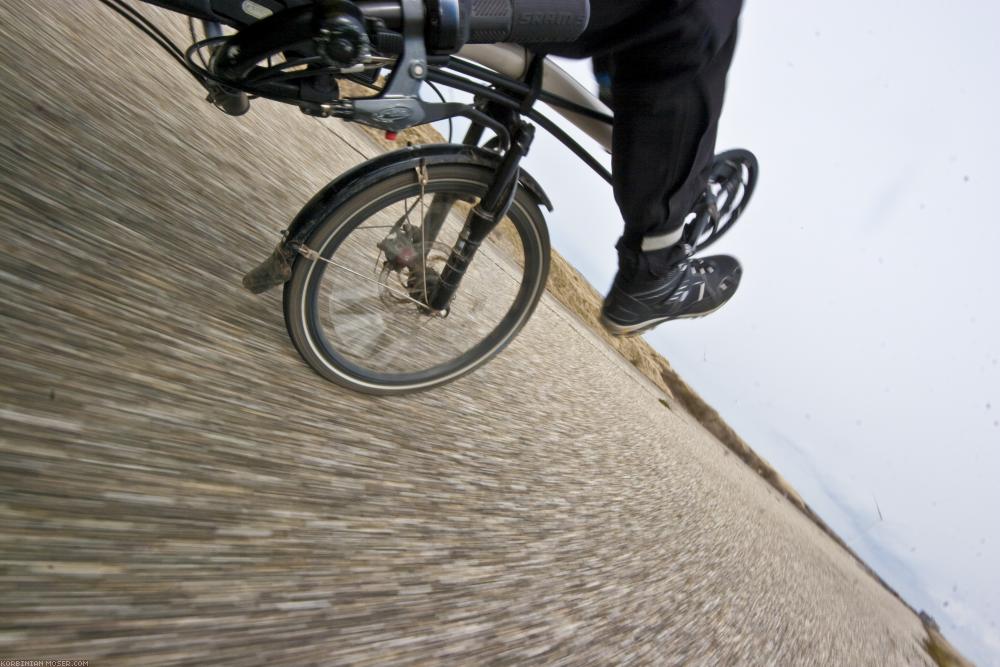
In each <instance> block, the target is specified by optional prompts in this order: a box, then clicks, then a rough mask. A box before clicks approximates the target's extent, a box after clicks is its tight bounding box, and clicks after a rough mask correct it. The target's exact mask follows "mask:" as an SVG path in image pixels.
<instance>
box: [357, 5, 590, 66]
mask: <svg viewBox="0 0 1000 667" xmlns="http://www.w3.org/2000/svg"><path fill="white" fill-rule="evenodd" d="M357 6H358V8H359V9H360V10H361V11H362V13H363V14H365V16H369V17H372V18H379V19H382V20H383V21H385V22H386V25H387V26H388V27H389V28H392V29H398V28H399V26H400V24H401V22H402V9H401V7H400V3H399V2H398V0H396V1H394V0H361V1H360V2H357ZM425 7H426V13H427V25H426V36H427V46H428V49H429V50H431V51H434V52H437V53H454V52H457V51H458V50H459V49H460V48H461V47H462V46H463V45H465V44H496V43H498V42H513V43H515V44H540V43H544V42H549V43H558V42H572V41H574V40H575V39H576V38H577V37H579V36H580V35H581V34H582V33H583V31H584V30H585V29H586V27H587V23H588V22H589V20H590V0H425Z"/></svg>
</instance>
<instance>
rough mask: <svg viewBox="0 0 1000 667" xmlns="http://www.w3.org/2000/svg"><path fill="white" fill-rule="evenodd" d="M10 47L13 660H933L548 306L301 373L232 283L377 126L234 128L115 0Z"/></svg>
mask: <svg viewBox="0 0 1000 667" xmlns="http://www.w3.org/2000/svg"><path fill="white" fill-rule="evenodd" d="M15 9H16V10H17V11H16V13H15V11H14V10H15ZM158 16H161V17H162V16H163V15H159V14H158ZM0 35H2V39H0V57H2V59H0V67H2V71H3V87H2V89H0V110H2V115H0V119H2V120H0V122H2V133H0V134H2V136H0V172H2V179H3V186H2V190H0V216H2V234H0V246H2V248H0V283H2V289H3V301H2V310H0V313H2V314H0V334H2V339H0V341H2V345H3V353H2V362H0V398H2V405H0V435H2V441H0V449H2V455H0V540H2V548H0V559H2V562H0V566H2V571H0V657H12V656H15V655H16V656H21V657H36V658H37V657H50V658H51V657H78V658H89V659H91V661H92V662H91V664H130V665H138V664H141V665H153V664H195V663H200V664H212V665H216V664H246V665H259V664H289V665H307V664H355V665H383V664H411V663H424V664H442V663H450V664H462V665H475V664H486V663H488V664H514V665H528V664H593V665H609V664H621V663H629V664H654V663H655V664H765V663H766V664H778V665H786V664H806V663H811V664H820V665H831V664H839V665H860V664H905V665H915V664H920V663H921V662H922V661H924V657H923V654H922V653H921V651H920V649H919V647H918V644H917V642H918V639H919V638H920V637H921V636H922V634H921V629H920V626H919V624H918V622H917V620H916V618H914V617H913V615H912V614H911V613H910V612H909V611H907V610H906V609H905V608H904V607H903V606H902V605H900V604H899V603H898V602H897V601H896V600H895V599H893V598H892V597H891V596H890V595H889V594H888V593H886V592H885V591H883V590H882V589H881V588H880V587H879V586H878V585H877V584H876V583H875V582H874V581H872V580H871V579H870V578H869V577H867V576H865V575H864V574H863V573H862V571H861V569H860V568H859V567H858V566H857V565H856V564H855V563H854V562H853V561H852V560H851V559H850V558H849V557H848V556H847V555H846V554H845V553H843V552H842V551H841V550H840V549H838V548H837V547H836V546H835V545H834V544H833V543H832V542H831V541H830V540H829V539H827V538H826V537H825V536H824V535H822V534H821V533H820V532H819V531H818V530H817V529H816V528H815V527H814V526H813V525H812V524H810V523H809V522H807V521H806V520H805V519H804V518H803V517H802V516H801V515H799V514H798V513H797V512H796V511H795V510H794V509H793V508H792V507H791V506H790V505H788V504H787V503H786V502H785V501H784V500H782V499H780V498H779V497H778V496H777V494H776V493H775V492H774V491H773V490H772V489H771V488H770V487H768V486H767V485H765V484H764V483H763V482H761V481H760V480H759V479H757V478H756V477H755V476H754V475H752V474H751V473H750V472H749V471H748V470H747V469H746V468H745V467H744V466H743V465H742V464H740V463H739V462H738V461H737V460H736V459H735V457H733V456H729V455H727V452H726V451H725V450H724V449H723V448H722V447H721V446H720V445H719V444H718V443H716V442H715V441H713V440H712V439H711V438H710V437H709V436H708V435H706V434H705V432H704V431H702V430H701V429H700V428H698V427H696V426H694V425H692V424H690V423H688V421H686V420H685V419H684V418H682V417H680V416H678V415H676V414H674V413H673V412H672V411H670V410H668V409H666V408H664V407H663V405H662V404H661V403H660V402H659V400H658V399H659V398H660V395H659V394H658V393H657V392H656V391H655V390H654V389H653V388H652V387H651V386H650V385H649V384H648V383H646V382H645V381H644V380H643V379H642V378H641V377H639V376H638V375H637V374H635V373H633V372H631V371H630V370H629V369H628V367H627V366H625V365H624V364H623V363H622V362H621V361H619V360H618V359H617V358H616V357H615V356H614V355H613V354H611V353H610V352H609V351H608V350H607V349H606V348H604V347H603V346H602V345H601V344H600V343H598V342H597V341H596V340H595V339H594V338H592V337H591V336H590V335H588V334H587V333H586V332H585V331H584V330H583V329H582V328H581V327H579V326H578V325H577V324H576V323H575V321H574V320H573V319H572V318H571V317H570V316H569V315H567V314H566V313H565V312H563V311H562V310H561V309H560V307H559V306H558V305H557V304H555V303H554V302H552V301H551V300H546V302H544V303H543V305H542V307H541V308H540V309H539V312H538V313H537V315H536V316H535V318H534V320H533V321H532V322H531V324H530V325H529V326H528V327H527V329H526V330H525V332H524V333H523V334H522V335H521V336H520V338H519V339H518V340H517V341H516V342H515V343H514V345H513V346H512V347H511V348H510V349H509V350H508V351H507V352H505V353H504V354H503V355H502V356H501V357H500V358H498V359H497V360H495V361H494V362H492V363H491V364H490V365H489V366H488V367H486V368H485V369H483V370H481V371H480V372H478V373H476V374H474V375H473V376H471V377H469V378H466V379H464V380H463V381H460V382H457V383H455V384H453V385H451V386H449V387H448V388H446V389H443V390H440V391H437V392H434V393H430V394H423V395H418V396H415V397H412V398H403V399H392V400H384V399H372V398H368V397H363V396H359V395H355V394H351V393H348V392H345V391H342V390H340V389H338V388H337V387H335V386H332V385H330V384H326V383H324V382H322V381H321V380H319V379H318V378H317V377H316V376H315V375H314V374H313V373H312V372H311V371H310V370H309V369H308V368H307V367H305V366H304V364H302V363H301V362H300V360H299V359H298V357H297V356H296V355H295V353H294V351H293V350H292V347H291V345H290V343H289V342H288V341H287V339H286V335H285V331H284V326H283V324H282V320H281V314H280V304H279V295H278V294H277V293H272V294H268V295H266V296H263V297H254V296H251V295H249V294H247V293H245V292H244V291H242V289H241V288H240V287H239V279H240V276H241V275H242V272H243V271H244V270H245V269H246V268H248V267H249V266H251V265H253V264H254V263H255V262H256V261H257V260H258V259H260V258H261V257H263V256H264V255H265V254H266V252H267V251H268V249H269V248H270V247H271V246H272V244H273V242H274V238H275V237H274V236H273V234H274V232H275V231H277V230H279V229H281V228H282V227H283V226H284V224H285V222H286V221H287V220H288V219H289V218H290V216H292V215H293V214H294V212H295V211H296V209H297V208H298V207H299V206H301V205H302V204H303V203H304V202H305V201H306V200H307V198H308V197H309V195H310V193H311V192H313V191H314V190H316V189H318V188H319V187H320V185H321V184H322V183H323V182H324V181H326V180H328V179H330V178H332V177H333V176H335V175H336V174H337V173H338V172H340V171H341V170H343V169H344V168H345V167H347V166H348V165H351V164H354V163H356V162H357V161H358V160H359V159H361V157H362V155H372V154H374V153H375V152H376V150H377V148H376V147H375V145H374V144H372V143H371V142H370V140H369V139H367V138H366V137H365V135H364V134H362V133H361V132H358V131H356V130H353V129H351V128H350V127H348V126H345V125H343V124H341V123H336V122H327V123H320V122H319V121H316V120H314V119H309V118H305V117H303V116H301V115H300V114H299V113H298V112H297V111H296V110H294V109H289V108H282V107H279V106H277V105H273V104H258V105H256V106H255V108H254V109H253V110H252V111H251V114H250V115H248V116H246V117H244V118H242V119H229V118H226V117H224V116H222V115H220V114H218V113H217V112H215V111H213V110H212V109H211V108H209V107H208V106H207V105H206V104H204V103H203V102H202V100H201V97H202V95H201V94H200V93H199V91H198V90H196V89H195V87H194V86H193V85H192V84H191V83H190V82H189V81H188V80H187V79H186V78H185V76H186V75H185V74H183V73H182V72H180V71H179V70H178V68H177V67H176V66H175V65H174V64H173V63H171V62H170V61H168V60H167V59H166V58H165V57H163V56H162V55H161V54H160V53H159V52H158V51H157V50H156V49H155V47H153V46H152V45H150V44H147V43H146V42H145V41H143V40H142V39H141V38H140V37H139V36H137V35H136V33H135V32H133V31H132V30H131V29H130V28H127V27H125V25H124V24H123V23H122V22H121V20H120V19H118V18H117V17H115V16H113V15H112V14H110V13H109V12H107V11H106V10H105V9H104V8H102V7H101V6H100V5H98V4H97V3H93V2H88V3H85V2H72V3H69V2H61V1H57V0H46V1H43V2H38V3H24V2H14V1H13V0H3V2H0ZM322 125H325V127H323V126H322ZM609 196H610V193H609Z"/></svg>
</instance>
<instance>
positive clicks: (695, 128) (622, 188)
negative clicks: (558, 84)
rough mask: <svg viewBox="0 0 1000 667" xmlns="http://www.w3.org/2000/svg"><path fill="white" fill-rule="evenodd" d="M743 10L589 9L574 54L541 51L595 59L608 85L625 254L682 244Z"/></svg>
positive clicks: (643, 4)
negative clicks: (680, 236)
mask: <svg viewBox="0 0 1000 667" xmlns="http://www.w3.org/2000/svg"><path fill="white" fill-rule="evenodd" d="M741 5H742V0H591V19H590V24H589V26H588V27H587V30H586V32H584V34H583V36H582V37H581V38H580V39H579V40H578V41H577V42H574V43H573V44H557V45H548V46H546V47H545V49H544V50H545V51H546V52H549V53H554V54H556V55H563V56H569V57H577V58H581V57H588V56H591V57H593V58H594V64H595V70H596V71H597V74H598V77H599V78H603V77H604V76H610V81H611V105H612V107H613V109H614V113H615V124H614V139H613V148H612V174H613V176H614V188H615V199H616V200H617V202H618V206H619V208H620V209H621V212H622V216H623V218H624V219H625V233H624V235H623V237H622V245H624V246H625V247H626V248H628V249H630V250H633V251H638V250H656V249H659V248H663V247H666V246H669V245H671V244H673V243H676V241H677V240H678V239H679V234H680V228H681V226H682V225H683V223H684V218H685V217H686V216H687V214H688V213H689V212H690V210H691V208H692V206H693V205H694V204H695V202H696V200H697V198H698V197H699V196H700V195H701V193H702V191H703V190H704V188H705V171H706V169H707V167H708V165H709V163H710V162H711V159H712V156H713V155H714V153H715V136H716V131H717V129H718V121H719V115H720V114H721V112H722V98H723V92H724V89H725V84H726V73H727V71H728V70H729V64H730V62H731V61H732V57H733V49H734V46H735V43H736V22H737V19H738V17H739V13H740V8H741Z"/></svg>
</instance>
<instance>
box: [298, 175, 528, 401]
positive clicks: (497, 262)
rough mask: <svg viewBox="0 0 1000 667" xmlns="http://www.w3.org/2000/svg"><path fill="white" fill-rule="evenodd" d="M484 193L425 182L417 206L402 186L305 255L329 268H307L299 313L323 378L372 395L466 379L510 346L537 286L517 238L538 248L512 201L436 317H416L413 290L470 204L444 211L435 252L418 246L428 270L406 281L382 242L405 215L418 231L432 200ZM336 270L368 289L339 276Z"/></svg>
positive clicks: (448, 182)
mask: <svg viewBox="0 0 1000 667" xmlns="http://www.w3.org/2000/svg"><path fill="white" fill-rule="evenodd" d="M484 187H485V186H484V185H483V184H482V183H481V182H478V181H472V180H466V179H456V178H449V179H443V180H432V181H431V182H429V183H428V184H427V186H426V189H425V198H424V204H423V207H421V205H420V204H419V196H420V192H419V185H418V184H417V183H416V182H415V179H409V182H406V183H401V184H400V185H399V186H398V187H394V188H392V189H390V190H389V191H388V192H386V193H384V194H382V195H379V196H378V197H377V198H376V199H375V200H374V201H372V202H371V203H370V204H368V205H367V206H365V207H363V208H360V209H359V210H357V211H355V212H353V213H351V214H349V215H348V216H347V217H346V218H345V220H344V221H343V222H342V223H340V224H339V225H338V226H337V228H336V230H335V231H334V232H333V233H332V234H329V235H328V237H327V239H326V240H325V241H324V242H323V243H322V245H321V246H320V247H316V248H313V249H314V250H316V251H317V252H319V254H320V256H321V257H323V258H324V259H325V260H328V261H330V262H336V264H330V263H328V262H326V261H315V262H312V264H311V266H310V267H309V271H308V275H307V277H306V280H305V290H304V292H305V293H304V298H303V299H302V306H301V310H300V316H301V317H302V323H303V325H304V329H305V331H306V334H307V336H306V337H307V339H308V344H309V345H310V347H311V348H312V349H313V351H314V352H315V354H316V355H317V356H318V357H319V359H320V360H321V362H322V363H323V364H324V366H325V367H326V369H327V370H328V371H330V372H333V373H334V374H336V375H337V376H339V377H342V378H344V379H347V380H349V381H351V382H352V383H355V384H358V383H360V384H362V385H364V384H366V383H368V384H370V386H371V388H373V389H374V388H385V387H387V386H399V387H402V386H406V387H407V388H419V386H420V385H421V384H431V383H433V384H437V383H439V382H441V381H444V380H446V379H448V378H450V377H452V376H457V375H459V374H461V373H463V372H466V371H467V370H468V369H469V368H470V367H474V366H475V365H477V363H479V362H481V361H482V360H484V359H485V358H489V357H490V356H492V354H493V353H495V351H497V350H498V349H500V348H502V347H503V346H504V345H505V344H506V343H507V342H509V340H510V338H511V337H512V335H513V333H515V332H516V331H517V329H518V328H519V327H520V325H522V324H523V322H524V320H526V319H527V316H528V314H530V308H531V305H532V302H533V295H534V294H535V293H536V292H537V291H538V289H539V285H538V281H539V280H540V279H541V276H540V274H541V267H540V266H539V262H540V260H539V257H538V253H537V252H530V251H529V252H526V251H525V250H524V245H525V242H526V241H525V235H528V240H527V243H529V244H531V243H532V242H534V243H535V247H539V245H538V244H539V240H538V239H532V238H530V233H534V234H536V235H537V230H535V229H534V227H533V226H531V225H525V224H521V225H515V224H514V222H513V218H515V217H518V216H520V217H521V219H522V220H523V219H525V217H526V216H527V213H526V211H525V210H524V209H523V205H522V204H521V203H519V202H517V201H515V203H514V205H513V206H512V208H511V212H510V214H509V215H508V216H507V218H505V220H504V221H503V222H502V223H501V225H499V226H498V229H497V230H494V232H493V233H492V234H491V235H490V237H489V238H488V239H487V241H486V242H484V244H483V246H482V247H481V248H480V251H479V253H477V256H476V259H475V260H474V261H473V263H472V266H471V267H470V269H469V272H468V273H467V274H466V277H465V279H464V280H463V283H462V286H461V287H460V289H459V292H458V294H457V296H456V299H455V301H453V303H452V304H451V308H450V312H449V313H448V316H447V317H444V318H442V317H437V316H433V315H429V314H427V312H426V309H424V310H423V312H421V308H420V307H419V306H418V304H416V303H413V302H412V300H411V299H414V298H415V299H416V300H418V301H420V300H422V299H421V294H420V292H421V291H422V283H423V282H424V280H433V276H434V274H435V273H436V272H439V270H440V266H441V265H442V262H443V256H444V255H446V252H447V250H450V247H451V244H452V243H453V241H454V240H455V239H456V238H457V236H458V233H459V231H460V229H461V224H462V222H464V214H465V212H466V211H467V210H468V207H469V206H470V205H471V202H468V201H467V202H461V201H460V202H459V203H457V204H456V205H455V206H453V207H452V208H451V212H450V214H449V215H448V216H447V219H446V222H445V224H444V225H443V228H442V230H441V233H440V235H439V237H438V239H437V241H436V243H434V244H432V245H430V246H429V247H428V246H427V245H425V246H424V247H425V249H427V250H430V254H429V256H430V260H431V261H430V262H429V267H428V268H429V269H430V270H429V271H426V272H419V271H418V272H417V273H416V275H414V274H412V273H411V272H410V266H412V263H411V264H410V265H406V264H405V263H404V268H402V269H400V268H399V263H398V261H395V260H398V258H399V255H400V254H404V253H399V252H398V249H399V247H400V245H399V244H397V245H396V246H395V247H392V244H388V245H389V246H390V248H389V249H390V250H394V251H397V252H396V256H395V259H394V258H393V256H392V255H391V254H390V252H387V247H386V246H387V244H386V243H385V240H386V239H387V238H388V237H389V236H390V235H392V234H393V233H395V232H394V228H397V229H396V232H398V231H399V229H398V223H399V221H400V220H401V219H407V216H406V215H405V212H406V211H407V210H409V213H410V215H409V217H408V222H409V224H410V225H411V226H412V227H414V228H419V227H420V226H421V221H422V219H423V217H422V215H423V214H425V213H426V212H427V210H428V209H429V203H430V197H431V195H433V194H435V193H454V194H459V195H462V196H463V197H464V198H465V199H469V198H470V197H474V196H475V195H476V194H478V193H480V192H481V191H482V190H483V189H484ZM472 201H477V199H473V200H472ZM414 237H415V238H420V235H419V233H417V234H415V235H414V234H413V233H412V230H411V234H410V238H411V243H410V245H411V247H416V246H417V244H416V243H415V242H412V238H414ZM425 243H426V242H425ZM380 244H381V245H382V247H381V248H379V245H380ZM402 246H403V247H405V243H403V244H402ZM390 263H391V264H392V266H391V267H390V268H389V269H388V270H387V265H388V264H390ZM345 266H351V267H352V268H353V269H355V270H356V271H357V272H358V273H364V272H367V276H368V277H369V278H374V280H364V279H362V278H361V277H359V276H357V275H354V274H351V273H347V272H346V271H345V270H344V267H345ZM415 283H416V285H417V287H416V289H414V284H415ZM390 288H391V289H390Z"/></svg>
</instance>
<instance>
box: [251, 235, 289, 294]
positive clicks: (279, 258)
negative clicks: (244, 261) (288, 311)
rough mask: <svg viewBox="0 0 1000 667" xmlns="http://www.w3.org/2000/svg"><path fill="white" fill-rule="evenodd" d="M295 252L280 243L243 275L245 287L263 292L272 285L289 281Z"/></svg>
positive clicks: (256, 292) (257, 292) (252, 290)
mask: <svg viewBox="0 0 1000 667" xmlns="http://www.w3.org/2000/svg"><path fill="white" fill-rule="evenodd" d="M293 256H294V253H292V251H291V250H289V249H288V248H286V247H285V245H284V243H279V244H278V247H277V248H275V249H274V252H272V253H271V254H270V255H268V257H267V259H265V260H264V261H263V262H261V263H260V264H258V265H257V266H255V267H254V268H253V269H251V270H250V271H248V272H247V274H246V275H245V276H243V287H245V288H247V289H248V290H250V291H251V292H253V293H254V294H262V293H263V292H266V291H267V290H269V289H271V288H272V287H277V286H278V285H283V284H285V283H287V282H288V281H289V280H290V279H291V277H292V257H293Z"/></svg>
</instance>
